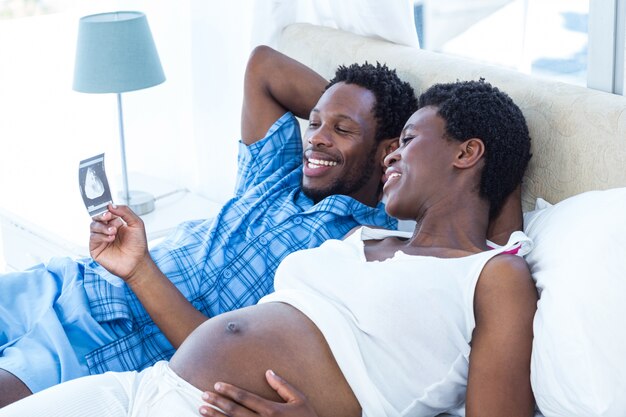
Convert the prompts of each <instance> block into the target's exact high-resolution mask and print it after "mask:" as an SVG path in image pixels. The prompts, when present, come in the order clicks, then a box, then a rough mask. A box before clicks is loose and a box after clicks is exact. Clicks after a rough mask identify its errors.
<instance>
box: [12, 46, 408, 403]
mask: <svg viewBox="0 0 626 417" xmlns="http://www.w3.org/2000/svg"><path fill="white" fill-rule="evenodd" d="M326 85H327V82H326V81H325V80H324V79H323V78H322V77H320V76H319V75H318V74H316V73H315V72H314V71H312V70H310V69H309V68H307V67H305V66H303V65H302V64H300V63H298V62H296V61H294V60H292V59H290V58H288V57H286V56H284V55H282V54H280V53H278V52H276V51H274V50H272V49H270V48H267V47H259V48H257V49H255V51H254V52H253V53H252V55H251V57H250V60H249V62H248V67H247V70H246V76H245V84H244V104H243V111H242V127H241V129H242V145H241V149H240V156H239V172H238V177H239V178H238V182H237V186H236V189H235V197H234V198H233V199H231V200H230V201H229V202H227V203H226V204H225V205H224V207H223V208H222V210H221V211H220V213H219V214H218V216H217V217H216V218H215V219H211V220H205V221H194V222H188V223H185V224H183V225H181V226H180V228H179V229H178V230H177V231H176V232H175V233H174V234H173V235H172V236H171V237H170V238H168V239H167V240H166V241H165V242H163V243H162V244H161V245H159V246H158V247H157V248H155V249H154V250H152V251H151V252H150V254H149V256H147V257H146V259H145V262H144V263H143V264H142V268H143V269H142V272H146V273H149V274H154V275H156V276H160V277H163V278H164V277H166V278H167V279H165V280H163V281H159V282H162V283H163V285H166V286H167V285H169V286H171V285H174V286H176V287H177V288H178V290H179V292H180V296H181V297H183V298H184V299H186V300H188V301H189V302H190V304H189V314H188V317H189V320H188V321H185V322H181V321H179V320H176V318H175V316H172V315H169V314H168V310H167V308H168V304H169V303H168V300H167V299H162V298H160V297H159V296H160V294H161V293H160V292H159V288H161V287H160V286H159V285H160V284H159V285H154V286H151V285H150V284H148V285H146V286H140V288H132V289H131V286H130V285H124V283H123V282H122V281H121V280H120V278H118V276H124V275H125V274H127V272H128V271H125V270H124V267H125V265H124V264H123V263H122V264H117V265H116V266H115V268H110V269H113V270H114V271H115V273H116V275H117V276H115V275H113V274H111V273H109V272H107V271H106V270H104V269H103V268H102V267H101V266H100V265H99V264H98V263H97V262H95V261H90V260H83V261H78V262H76V261H71V260H69V259H53V260H52V261H51V262H50V263H49V264H48V265H46V266H45V267H44V266H39V267H37V268H34V269H31V270H28V271H25V272H22V273H13V274H7V275H6V276H3V277H2V278H0V282H1V283H0V313H1V314H0V407H2V406H4V405H6V404H9V403H11V402H13V401H16V400H17V399H20V398H23V397H25V396H27V395H29V394H30V393H32V392H37V391H40V390H42V389H44V388H46V387H48V386H51V385H54V384H57V383H59V382H62V381H66V380H69V379H73V378H76V377H78V376H82V375H87V374H89V373H101V372H105V371H109V370H116V371H124V370H140V369H143V368H145V367H147V366H149V365H152V364H153V363H155V362H156V361H158V360H160V359H167V358H169V357H170V356H171V355H172V353H173V351H174V349H175V347H177V346H178V345H179V344H180V343H181V342H182V340H183V339H184V338H185V337H186V335H187V334H188V333H189V332H190V331H191V330H193V328H195V326H197V325H198V324H199V323H200V322H202V321H203V320H205V319H206V317H207V316H209V317H210V316H214V315H217V314H220V313H222V312H225V311H229V310H233V309H236V308H240V307H243V306H247V305H252V304H254V303H256V301H257V300H258V299H259V298H261V297H262V296H263V295H265V294H267V293H269V292H271V291H272V290H273V276H274V270H275V268H276V267H277V266H278V264H279V263H280V261H281V260H282V259H283V258H284V257H285V256H286V255H288V254H289V253H291V252H293V251H296V250H299V249H302V248H309V247H315V246H318V245H320V244H321V243H322V242H323V241H324V240H326V239H329V238H340V237H342V236H343V235H345V234H346V233H347V232H348V231H349V230H351V229H352V228H353V227H355V226H357V225H359V224H373V225H378V226H383V227H387V228H390V227H391V228H393V227H395V225H396V222H395V220H393V219H391V218H389V217H388V216H387V215H386V214H385V213H384V211H383V210H382V207H381V206H380V205H379V204H378V202H379V199H380V195H381V187H382V184H381V176H382V172H383V165H382V164H383V159H384V157H385V156H386V155H387V154H388V153H389V152H391V151H392V150H393V149H394V148H395V146H396V145H395V144H396V141H397V137H398V136H399V134H400V131H401V129H402V126H403V124H404V122H405V120H406V119H407V118H408V117H409V115H410V114H411V113H412V112H413V111H414V110H415V108H416V105H417V103H416V99H415V96H414V93H413V90H412V88H411V87H410V86H409V85H408V84H407V83H404V82H401V81H400V80H399V79H398V77H397V76H396V74H395V72H394V71H390V70H389V69H388V68H386V67H385V66H380V65H377V66H373V65H369V64H365V65H361V66H359V65H353V66H350V67H348V68H346V67H340V68H339V70H338V71H337V74H336V77H335V78H334V79H333V80H332V81H331V83H330V85H329V86H328V88H327V89H326V90H325V86H326ZM294 115H295V116H298V117H301V118H307V117H310V122H309V127H308V128H307V130H306V133H305V135H304V143H302V142H301V139H300V132H299V128H298V123H297V121H296V119H295V117H294ZM303 145H304V149H303ZM303 151H304V152H303ZM116 210H117V208H115V207H111V212H109V213H105V215H104V216H103V217H101V218H99V219H98V220H99V221H98V222H94V224H98V225H101V224H103V222H105V223H106V224H108V227H107V228H106V230H105V232H106V233H108V234H109V236H110V242H111V243H113V245H114V246H115V245H116V244H117V243H118V242H125V243H128V242H132V239H133V236H134V235H133V232H134V229H133V228H132V227H129V225H127V224H124V223H122V222H121V221H120V220H119V219H118V218H117V217H116V213H117V212H116ZM94 224H92V233H94ZM119 247H121V245H119ZM124 247H133V245H132V244H131V245H124ZM100 249H101V248H99V247H98V245H94V244H93V243H92V244H91V245H90V250H91V253H92V256H93V257H94V259H96V260H97V261H98V262H103V263H106V255H103V254H102V252H101V250H100ZM124 255H127V256H128V257H133V256H143V253H141V250H139V253H125V254H124ZM116 268H117V269H116ZM118 272H119V273H118ZM174 304H175V303H172V305H174ZM164 328H165V329H167V331H166V332H165V334H164V333H162V332H161V330H160V329H164Z"/></svg>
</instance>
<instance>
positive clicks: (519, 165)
mask: <svg viewBox="0 0 626 417" xmlns="http://www.w3.org/2000/svg"><path fill="white" fill-rule="evenodd" d="M418 101H419V108H422V107H425V106H434V107H436V108H437V109H438V114H439V116H441V117H442V118H443V119H444V120H445V123H446V136H447V138H449V139H454V140H458V141H460V142H464V141H466V140H468V139H471V138H478V139H481V140H482V141H483V143H484V144H485V167H484V169H483V172H482V177H481V181H480V195H481V196H482V197H484V198H486V199H487V200H488V201H489V203H490V211H489V215H490V217H491V218H493V217H494V216H496V215H497V214H498V212H499V211H500V209H501V207H502V204H503V203H504V200H505V199H506V197H507V196H508V195H509V194H510V193H511V192H512V191H513V190H515V188H516V187H517V186H518V185H519V184H520V183H521V182H522V177H523V176H524V172H525V170H526V167H527V165H528V161H529V160H530V157H531V153H530V135H529V133H528V126H527V125H526V119H525V118H524V115H523V114H522V111H521V110H520V108H519V107H518V106H517V105H516V104H515V103H514V102H513V100H512V99H511V98H510V97H509V96H508V95H507V94H505V93H504V92H502V91H500V90H499V89H498V88H496V87H493V86H492V85H491V84H489V83H488V82H485V80H484V79H482V78H481V79H480V80H479V81H458V82H455V83H448V84H436V85H433V86H432V87H430V88H429V89H427V90H426V91H425V92H424V93H423V94H422V95H420V97H419V100H418Z"/></svg>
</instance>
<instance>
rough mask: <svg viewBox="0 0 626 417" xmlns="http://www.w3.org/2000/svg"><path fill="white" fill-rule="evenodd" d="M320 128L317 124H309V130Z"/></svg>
mask: <svg viewBox="0 0 626 417" xmlns="http://www.w3.org/2000/svg"><path fill="white" fill-rule="evenodd" d="M319 126H320V124H319V122H309V129H316V128H318V127H319Z"/></svg>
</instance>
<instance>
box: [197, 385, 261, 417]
mask: <svg viewBox="0 0 626 417" xmlns="http://www.w3.org/2000/svg"><path fill="white" fill-rule="evenodd" d="M220 385H221V386H222V388H221V389H220V391H222V392H221V394H223V395H221V394H218V393H213V392H208V391H207V392H205V393H204V394H202V399H203V400H204V401H206V402H207V404H208V405H203V406H201V407H200V414H202V415H203V416H208V417H223V416H229V417H252V416H259V415H260V414H259V413H256V412H254V411H252V410H254V408H252V409H248V408H246V406H245V404H244V403H242V402H240V400H239V399H235V398H234V397H233V396H232V395H235V397H236V396H237V395H240V394H241V393H244V394H249V395H254V394H250V393H248V392H247V391H243V390H240V389H239V388H236V387H234V386H232V385H229V384H224V383H220ZM225 385H227V386H226V387H224V386H225ZM237 391H239V393H237ZM243 401H247V402H248V403H249V399H247V400H246V399H245V396H244V399H243ZM263 401H265V400H263ZM240 404H242V405H240Z"/></svg>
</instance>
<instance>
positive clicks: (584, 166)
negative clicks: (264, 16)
mask: <svg viewBox="0 0 626 417" xmlns="http://www.w3.org/2000/svg"><path fill="white" fill-rule="evenodd" d="M279 49H280V50H281V51H282V52H284V53H286V54H287V55H289V56H291V57H293V58H295V59H297V60H298V61H300V62H303V63H304V64H306V65H308V66H310V67H312V68H313V69H315V70H316V71H318V72H319V73H320V74H322V75H323V76H324V77H326V78H331V77H332V75H333V74H334V72H335V69H336V67H337V66H338V65H339V64H346V65H349V64H352V63H354V62H364V61H369V62H376V61H378V62H381V63H386V64H387V65H388V66H389V67H391V68H395V69H396V70H397V72H398V75H399V76H400V77H401V78H402V79H404V80H406V81H408V82H410V83H411V85H412V86H413V87H414V88H415V90H416V92H417V93H418V94H419V93H420V92H421V91H422V90H424V89H425V88H427V87H428V86H430V85H432V84H435V83H440V82H451V81H456V80H476V79H478V78H480V77H483V78H485V79H486V80H487V81H488V82H490V83H491V84H493V85H495V86H497V87H498V88H500V89H501V90H503V91H505V92H506V93H508V94H509V95H510V96H511V97H512V98H513V100H514V101H515V102H516V103H517V104H518V105H519V106H520V108H521V109H522V111H523V112H524V115H525V116H526V119H527V121H528V126H529V129H530V134H531V138H532V141H533V142H532V152H533V158H532V160H531V163H530V166H529V170H528V173H527V177H526V180H525V184H524V197H523V199H524V209H525V210H528V209H531V208H532V207H533V205H534V202H535V200H536V198H537V197H542V198H544V199H545V200H547V201H549V202H551V203H556V202H558V201H561V200H563V199H564V198H567V197H569V196H572V195H574V194H578V193H581V192H583V191H588V190H596V189H598V190H599V189H607V188H614V187H626V98H625V97H622V96H616V95H613V94H608V93H603V92H599V91H595V90H590V89H587V88H583V87H577V86H573V85H568V84H564V83H559V82H554V81H548V80H542V79H537V78H533V77H530V76H527V75H525V74H521V73H518V72H515V71H512V70H507V69H503V68H499V67H495V66H489V65H485V64H480V63H477V62H474V61H470V60H465V59H461V58H455V57H451V56H447V55H443V54H438V53H433V52H428V51H424V50H419V49H414V48H410V47H406V46H400V45H396V44H392V43H389V42H385V41H382V40H378V39H371V38H366V37H362V36H358V35H354V34H351V33H347V32H343V31H339V30H335V29H330V28H325V27H320V26H314V25H309V24H294V25H290V26H288V27H287V28H286V29H285V30H284V32H283V34H282V37H281V40H280V46H279Z"/></svg>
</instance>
